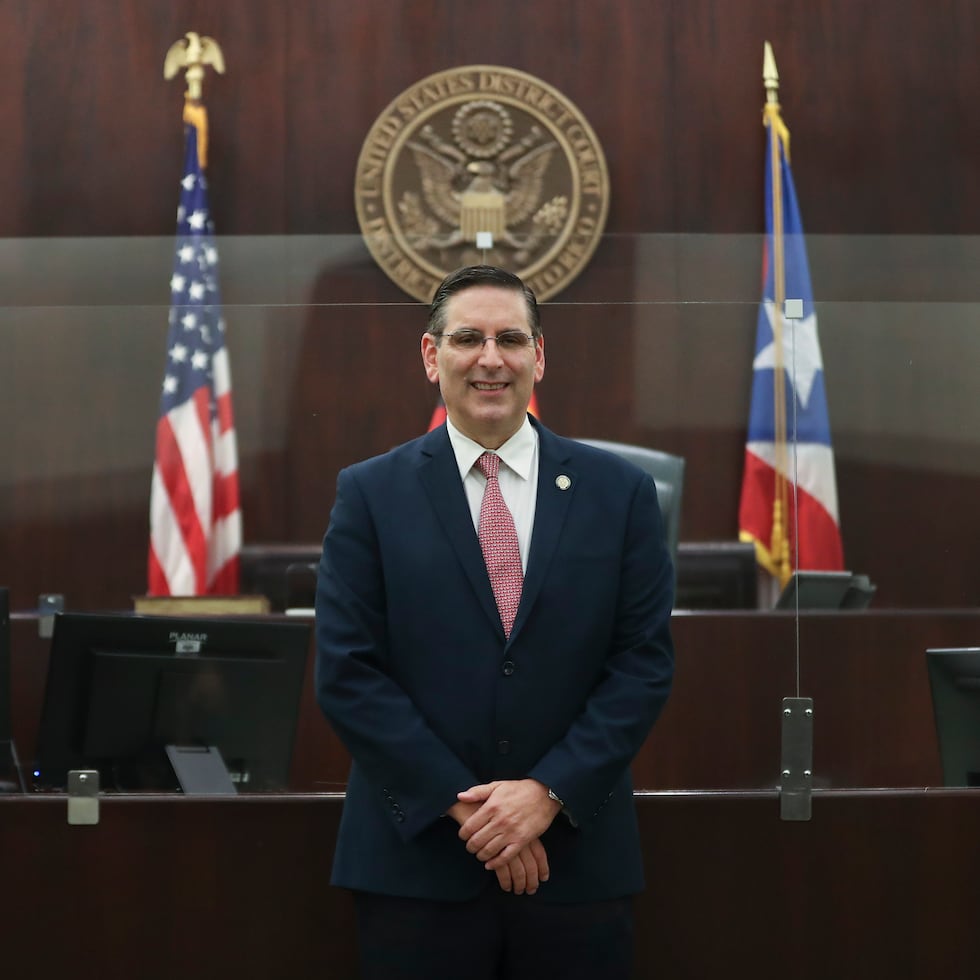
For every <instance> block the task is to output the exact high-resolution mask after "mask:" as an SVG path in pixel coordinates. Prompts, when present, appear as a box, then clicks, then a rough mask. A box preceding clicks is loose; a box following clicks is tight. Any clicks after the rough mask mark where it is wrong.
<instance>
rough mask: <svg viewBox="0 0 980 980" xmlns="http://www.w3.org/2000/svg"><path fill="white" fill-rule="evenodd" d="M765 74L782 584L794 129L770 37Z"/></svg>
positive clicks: (777, 551) (786, 571) (786, 555)
mask: <svg viewBox="0 0 980 980" xmlns="http://www.w3.org/2000/svg"><path fill="white" fill-rule="evenodd" d="M762 79H763V84H764V85H765V88H766V105H765V109H764V110H763V123H764V125H765V126H766V128H767V129H768V130H769V172H770V178H771V179H770V184H771V188H772V264H773V312H772V333H773V356H774V364H773V401H774V404H773V421H774V425H775V432H774V434H773V443H774V450H775V459H774V469H775V481H776V487H775V493H774V495H773V505H772V538H771V541H770V554H771V555H772V560H773V564H774V565H775V566H776V570H777V572H778V574H779V581H780V585H786V583H787V582H788V581H789V577H790V574H791V572H792V567H791V563H790V551H789V533H788V528H789V525H788V518H789V485H788V482H787V479H786V475H787V473H788V472H789V458H788V449H787V441H786V373H785V367H786V365H785V363H784V353H783V351H784V348H783V309H784V306H785V301H786V260H785V255H784V247H783V246H784V238H783V171H782V159H781V154H780V143H781V142H782V144H783V149H784V152H785V153H786V156H787V158H788V157H789V131H788V130H787V129H786V125H785V123H784V122H783V120H782V117H781V116H780V114H779V72H778V71H777V70H776V59H775V57H774V56H773V53H772V46H771V45H770V44H769V42H768V41H766V42H765V47H764V50H763V62H762Z"/></svg>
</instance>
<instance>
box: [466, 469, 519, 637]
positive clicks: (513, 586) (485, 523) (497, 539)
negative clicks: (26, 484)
mask: <svg viewBox="0 0 980 980" xmlns="http://www.w3.org/2000/svg"><path fill="white" fill-rule="evenodd" d="M476 465H477V466H479V467H480V470H481V472H482V473H483V475H484V476H485V477H486V478H487V488H486V490H485V491H484V492H483V504H482V505H481V506H480V528H479V531H478V534H479V538H480V547H481V548H482V549H483V560H484V561H485V562H486V563H487V574H488V575H489V576H490V587H491V588H492V589H493V597H494V598H495V599H496V600H497V609H498V610H499V611H500V621H501V622H502V623H503V624H504V635H505V636H506V637H507V638H508V639H509V638H510V631H511V629H512V627H513V626H514V618H515V617H516V616H517V607H518V606H519V605H520V603H521V589H522V588H523V587H524V570H523V569H522V567H521V550H520V547H519V546H518V544H517V530H516V528H515V527H514V518H513V517H511V513H510V511H509V510H508V509H507V504H505V503H504V498H503V496H502V495H501V493H500V484H499V483H498V482H497V472H498V470H499V469H500V457H499V456H498V455H496V453H484V454H483V455H482V456H481V457H480V458H479V459H478V460H477V461H476Z"/></svg>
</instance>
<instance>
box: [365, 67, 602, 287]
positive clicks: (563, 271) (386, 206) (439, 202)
mask: <svg viewBox="0 0 980 980" xmlns="http://www.w3.org/2000/svg"><path fill="white" fill-rule="evenodd" d="M354 199H355V204H356V206H357V220H358V222H359V223H360V227H361V233H362V234H363V236H364V239H365V241H366V242H367V246H368V248H369V249H370V251H371V254H372V255H373V256H374V259H375V261H377V263H378V264H379V265H380V266H381V268H382V269H384V271H385V272H386V273H387V274H388V276H389V277H390V278H391V279H392V280H394V282H396V283H397V284H398V285H399V286H401V288H402V289H404V290H405V291H406V292H407V293H409V294H411V295H412V296H414V297H415V298H416V299H419V300H421V301H422V302H424V303H428V302H429V301H430V300H431V299H432V294H433V292H435V289H436V286H438V285H439V283H440V282H441V281H442V279H443V278H444V277H445V276H446V275H447V274H448V273H449V272H451V271H452V270H454V269H458V268H459V267H460V266H464V265H472V264H475V263H482V262H487V263H490V264H493V265H499V266H502V267H504V268H506V269H510V270H511V271H513V272H516V273H517V274H518V275H520V276H521V277H522V278H523V279H524V280H525V281H526V282H527V283H528V284H529V285H530V286H531V287H532V289H534V291H535V293H536V294H537V296H538V298H539V299H542V300H544V299H548V298H549V297H551V296H554V295H555V294H556V293H557V292H559V291H560V290H561V289H563V288H564V287H565V286H567V285H568V284H569V283H570V282H571V281H572V280H573V279H574V278H575V277H576V276H577V275H578V274H579V273H580V272H581V271H582V269H583V268H584V267H585V265H586V263H587V262H588V261H589V259H590V258H591V257H592V253H593V252H594V251H595V248H596V246H597V245H598V243H599V239H600V237H601V235H602V231H603V228H604V227H605V223H606V215H607V213H608V210H609V175H608V171H607V170H606V158H605V156H604V154H603V152H602V147H601V146H600V145H599V141H598V140H597V139H596V135H595V133H594V132H593V131H592V127H591V126H590V125H589V124H588V122H587V121H586V119H585V117H584V116H583V115H582V113H581V112H579V110H578V109H577V108H576V107H575V106H574V105H573V104H572V103H571V102H570V101H569V100H568V99H567V98H566V97H565V96H564V95H562V94H561V92H559V91H558V90H557V89H555V88H553V87H552V86H550V85H548V84H547V83H546V82H542V81H541V80H540V79H537V78H535V77H534V76H533V75H528V74H526V73H525V72H521V71H515V70H514V69H511V68H501V67H497V66H493V65H468V66H466V67H463V68H453V69H450V70H449V71H443V72H438V73H437V74H435V75H430V76H429V77H428V78H424V79H422V80H421V81H420V82H417V83H416V84H415V85H413V86H412V87H411V88H409V89H407V90H406V91H405V92H403V93H402V94H401V95H399V96H398V97H397V98H396V99H394V100H393V101H392V102H391V104H390V105H389V106H388V107H387V108H386V109H385V110H384V112H382V113H381V115H380V116H379V117H378V119H377V121H376V122H375V123H374V125H373V126H372V127H371V131H370V132H369V133H368V136H367V139H366V140H365V141H364V146H363V147H362V148H361V155H360V157H359V158H358V161H357V174H356V178H355V185H354Z"/></svg>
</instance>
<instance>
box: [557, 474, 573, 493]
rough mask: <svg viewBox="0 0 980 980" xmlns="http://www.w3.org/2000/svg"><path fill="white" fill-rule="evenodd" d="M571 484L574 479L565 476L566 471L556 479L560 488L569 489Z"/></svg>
mask: <svg viewBox="0 0 980 980" xmlns="http://www.w3.org/2000/svg"><path fill="white" fill-rule="evenodd" d="M571 485H572V481H571V480H570V479H569V478H568V477H567V476H565V474H564V473H562V475H561V476H559V477H556V479H555V486H556V487H558V489H559V490H567V489H568V488H569V487H570V486H571Z"/></svg>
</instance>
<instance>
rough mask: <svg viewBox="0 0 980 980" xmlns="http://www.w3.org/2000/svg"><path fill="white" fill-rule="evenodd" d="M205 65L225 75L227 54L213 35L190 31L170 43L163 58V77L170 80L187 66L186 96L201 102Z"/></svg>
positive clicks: (185, 75) (185, 74)
mask: <svg viewBox="0 0 980 980" xmlns="http://www.w3.org/2000/svg"><path fill="white" fill-rule="evenodd" d="M205 65H211V67H212V68H214V70H215V71H216V72H217V73H218V74H219V75H223V74H224V73H225V56H224V55H223V54H222V53H221V48H219V47H218V42H217V41H215V39H214V38H213V37H201V35H200V34H197V33H195V32H194V31H188V32H187V34H186V35H185V36H184V37H182V38H181V39H180V40H179V41H175V42H174V43H173V44H171V45H170V50H169V51H168V52H167V56H166V58H164V60H163V77H164V78H166V79H168V80H169V79H171V78H173V77H174V75H176V74H177V72H179V71H180V70H181V69H182V68H186V69H187V71H186V72H184V77H185V78H186V79H187V92H186V93H185V94H186V97H187V98H188V99H190V100H192V101H194V102H199V101H200V99H201V82H202V81H203V80H204V66H205Z"/></svg>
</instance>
